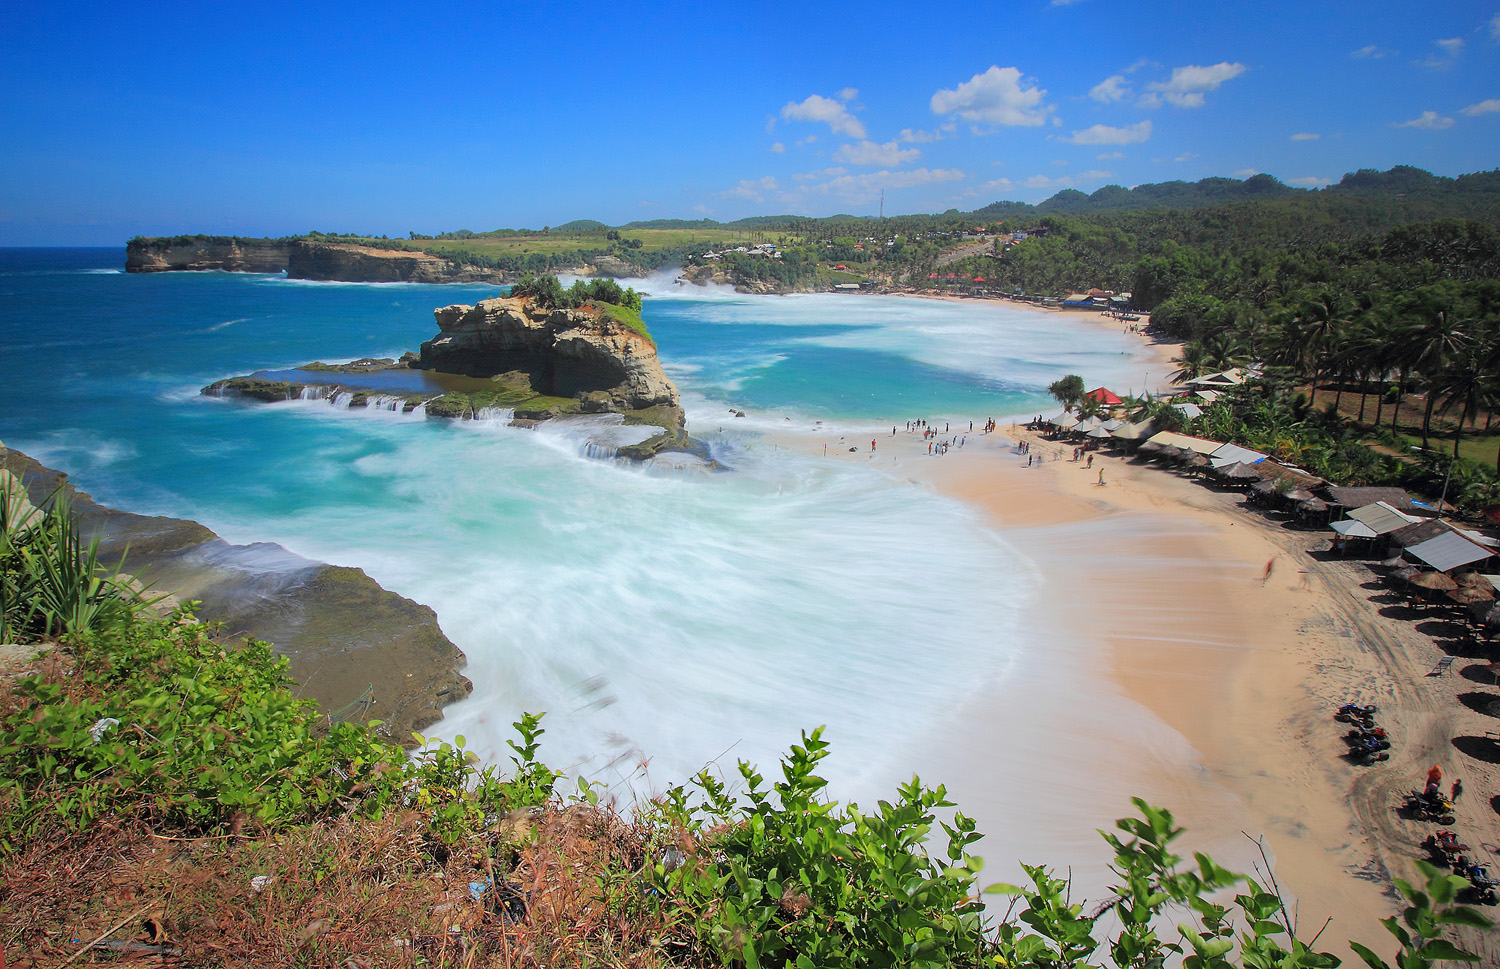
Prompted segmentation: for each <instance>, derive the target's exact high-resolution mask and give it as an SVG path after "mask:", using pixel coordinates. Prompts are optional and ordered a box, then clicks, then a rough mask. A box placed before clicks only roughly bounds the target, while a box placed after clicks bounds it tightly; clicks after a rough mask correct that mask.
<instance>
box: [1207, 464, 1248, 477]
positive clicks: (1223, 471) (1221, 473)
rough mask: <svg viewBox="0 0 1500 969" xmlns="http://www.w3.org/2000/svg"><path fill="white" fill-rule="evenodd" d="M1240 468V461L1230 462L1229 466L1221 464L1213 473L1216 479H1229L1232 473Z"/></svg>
mask: <svg viewBox="0 0 1500 969" xmlns="http://www.w3.org/2000/svg"><path fill="white" fill-rule="evenodd" d="M1238 467H1241V465H1240V463H1239V462H1238V461H1230V462H1229V463H1228V464H1221V465H1219V466H1218V467H1217V468H1214V469H1213V471H1212V472H1211V473H1212V474H1213V476H1214V477H1215V478H1227V477H1229V474H1230V472H1232V471H1233V470H1234V469H1235V468H1238Z"/></svg>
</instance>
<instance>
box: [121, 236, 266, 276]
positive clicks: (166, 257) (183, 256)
mask: <svg viewBox="0 0 1500 969" xmlns="http://www.w3.org/2000/svg"><path fill="white" fill-rule="evenodd" d="M290 252H291V243H290V242H287V241H284V240H280V239H237V238H225V237H220V236H178V237H175V238H170V239H131V240H130V242H128V243H127V244H126V245H125V271H126V272H131V273H161V272H192V271H198V272H203V271H208V270H220V271H222V272H232V273H279V272H285V271H286V269H287V264H288V260H289V258H290Z"/></svg>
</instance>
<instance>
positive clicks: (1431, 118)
mask: <svg viewBox="0 0 1500 969" xmlns="http://www.w3.org/2000/svg"><path fill="white" fill-rule="evenodd" d="M1393 127H1396V128H1420V129H1421V130H1423V131H1442V130H1443V129H1444V128H1451V127H1453V119H1452V118H1445V117H1443V116H1442V115H1440V114H1438V113H1437V112H1436V111H1423V112H1422V114H1421V116H1420V117H1416V118H1412V119H1411V120H1410V121H1397V122H1394V123H1393Z"/></svg>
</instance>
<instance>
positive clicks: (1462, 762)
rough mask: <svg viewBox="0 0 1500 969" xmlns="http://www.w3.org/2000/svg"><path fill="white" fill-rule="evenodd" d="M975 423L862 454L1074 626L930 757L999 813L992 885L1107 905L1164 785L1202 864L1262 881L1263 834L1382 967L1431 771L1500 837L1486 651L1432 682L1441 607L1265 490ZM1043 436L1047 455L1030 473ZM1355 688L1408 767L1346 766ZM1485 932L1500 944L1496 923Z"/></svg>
mask: <svg viewBox="0 0 1500 969" xmlns="http://www.w3.org/2000/svg"><path fill="white" fill-rule="evenodd" d="M1169 352H1170V350H1169V349H1166V348H1164V350H1163V354H1164V356H1165V355H1166V354H1167V353H1169ZM978 426H979V420H976V427H978ZM966 428H967V424H965V425H964V426H963V428H960V427H959V426H957V425H955V426H954V428H953V431H952V432H950V433H948V434H945V435H943V437H944V438H945V439H946V438H952V437H965V436H966V443H965V445H964V447H962V448H958V447H955V448H953V449H951V450H950V451H949V452H948V453H947V454H946V455H943V456H941V457H935V456H929V455H928V453H927V445H926V442H925V441H924V440H923V438H922V436H921V435H920V434H917V433H907V432H906V431H905V430H904V429H903V430H900V431H898V433H897V434H896V436H895V437H893V438H892V437H886V438H884V439H880V440H879V442H878V450H877V452H876V454H875V455H874V456H872V455H870V454H869V453H868V447H867V446H865V445H862V446H861V447H860V452H859V453H857V454H850V453H847V451H846V450H844V449H839V451H838V456H837V458H836V459H837V460H862V461H863V460H875V461H877V462H879V464H880V465H881V466H884V467H888V468H889V469H890V471H891V473H892V474H894V475H897V476H900V477H902V478H906V479H908V480H910V481H911V482H913V483H914V484H916V485H918V486H920V487H926V488H932V489H935V490H936V491H938V492H940V493H943V494H947V495H950V496H952V497H954V498H958V499H960V500H962V501H965V502H967V503H969V504H970V505H971V506H972V507H973V508H974V509H975V510H976V512H977V514H978V515H979V516H980V517H981V518H982V520H984V521H987V522H988V523H990V524H993V525H995V526H998V527H999V528H1000V529H1001V530H1002V531H1003V534H1004V536H1005V538H1006V540H1007V541H1009V542H1011V543H1012V544H1014V545H1015V546H1016V548H1017V549H1018V551H1020V552H1021V553H1022V554H1023V555H1024V556H1026V557H1027V558H1028V559H1029V560H1030V561H1031V562H1032V563H1034V564H1035V566H1036V568H1037V569H1038V571H1039V573H1040V577H1041V579H1042V582H1041V584H1040V588H1041V592H1040V593H1039V594H1038V595H1037V596H1036V597H1035V598H1034V599H1033V600H1032V601H1030V602H1028V603H1027V604H1026V605H1025V608H1026V609H1028V610H1030V611H1031V612H1033V613H1034V614H1035V615H1036V621H1037V622H1038V623H1039V624H1044V625H1046V626H1047V627H1049V628H1051V629H1061V630H1063V631H1064V633H1065V634H1064V636H1062V637H1060V639H1061V640H1062V641H1061V642H1059V643H1058V644H1057V645H1056V646H1055V647H1054V646H1050V645H1049V648H1048V650H1047V655H1045V656H1030V657H1027V658H1026V659H1025V660H1024V661H1023V663H1022V664H1021V665H1020V667H1019V668H1016V669H1012V670H1010V671H1009V672H1008V673H1007V674H1006V676H1005V678H1004V681H1003V682H997V683H995V684H986V685H983V686H981V687H980V689H979V690H978V692H977V695H976V697H975V698H974V699H972V700H970V701H968V702H967V703H966V704H964V705H962V706H961V707H959V708H956V709H955V710H954V714H953V717H952V719H951V721H950V723H949V724H948V725H947V726H946V727H945V728H944V729H943V730H940V731H937V732H935V733H934V734H933V735H932V736H929V737H924V738H919V739H917V740H915V741H914V742H913V744H912V749H911V751H910V752H909V756H910V758H911V761H912V762H913V763H915V764H919V765H921V773H922V776H923V779H924V780H928V781H929V782H934V783H936V782H943V783H945V784H946V785H947V787H948V790H949V792H950V795H951V796H952V798H953V800H955V801H956V802H957V803H958V805H959V807H960V809H962V810H964V811H965V813H968V814H970V815H971V816H974V817H975V818H976V819H977V820H978V821H979V827H980V830H981V831H984V832H985V833H986V839H985V841H984V842H983V843H982V845H981V854H982V855H984V856H985V857H987V858H988V859H990V864H989V865H988V866H987V868H986V874H985V877H986V878H988V879H990V880H1007V881H1010V880H1015V879H1018V878H1019V877H1020V876H1021V872H1020V871H1019V868H1017V867H1015V866H1014V865H1013V863H1012V861H1011V859H1019V860H1020V861H1026V862H1028V863H1033V864H1035V863H1043V862H1045V863H1047V864H1049V865H1054V866H1056V867H1057V868H1058V869H1059V870H1064V869H1065V868H1071V870H1072V873H1073V875H1074V876H1075V879H1076V882H1077V884H1078V885H1079V886H1080V891H1081V892H1082V893H1083V894H1085V895H1088V896H1090V897H1094V898H1097V897H1099V896H1100V895H1102V891H1101V889H1102V887H1103V886H1104V885H1105V884H1107V883H1108V872H1107V869H1106V866H1107V862H1108V858H1107V849H1106V847H1105V846H1104V844H1103V843H1102V841H1100V840H1099V839H1098V836H1097V834H1095V829H1096V828H1109V827H1111V826H1112V821H1113V819H1114V818H1116V817H1120V816H1123V815H1126V814H1130V813H1133V809H1132V807H1131V805H1130V803H1129V798H1130V797H1131V796H1132V795H1136V796H1141V797H1144V798H1146V799H1147V800H1148V801H1151V802H1153V803H1156V804H1159V805H1163V806H1166V807H1168V808H1170V809H1171V810H1172V811H1173V812H1174V814H1175V815H1176V817H1177V819H1178V821H1179V823H1180V824H1182V825H1183V826H1185V827H1186V828H1187V829H1188V835H1187V836H1186V837H1185V838H1184V841H1183V846H1184V848H1185V849H1187V850H1185V851H1184V852H1183V853H1184V854H1189V853H1190V852H1191V851H1194V850H1206V851H1208V852H1209V853H1211V854H1212V855H1213V856H1214V857H1215V858H1216V859H1217V860H1219V861H1220V862H1221V863H1224V864H1228V865H1229V866H1230V867H1232V868H1235V869H1237V870H1241V871H1246V872H1252V871H1253V870H1255V869H1257V868H1260V869H1263V867H1264V866H1263V864H1262V862H1261V854H1260V851H1261V847H1260V845H1259V844H1257V841H1256V840H1252V839H1262V841H1261V844H1263V846H1264V848H1265V851H1266V855H1267V857H1268V858H1269V859H1271V860H1272V861H1273V863H1274V869H1273V870H1274V873H1275V878H1276V881H1277V884H1278V885H1279V886H1280V888H1281V890H1282V891H1283V892H1284V893H1285V894H1286V895H1287V896H1288V897H1290V898H1292V899H1295V900H1296V909H1295V914H1296V916H1297V918H1298V928H1299V934H1300V935H1301V936H1302V937H1303V938H1310V937H1311V936H1313V935H1314V934H1316V933H1318V932H1319V931H1320V930H1323V929H1324V924H1325V922H1329V920H1331V922H1329V924H1328V925H1327V928H1326V930H1323V935H1322V937H1321V938H1320V939H1319V947H1320V948H1325V949H1327V950H1329V951H1332V952H1334V953H1335V954H1338V955H1340V956H1341V957H1344V958H1345V959H1346V960H1347V959H1349V958H1355V959H1356V961H1358V960H1357V958H1356V957H1353V955H1352V953H1351V952H1350V951H1349V950H1348V948H1347V944H1346V943H1347V940H1349V939H1351V938H1352V939H1355V940H1358V941H1364V942H1366V943H1367V944H1369V943H1370V942H1372V941H1373V942H1375V943H1376V944H1378V945H1380V946H1382V947H1383V946H1384V939H1385V938H1386V934H1385V930H1384V928H1383V927H1382V926H1380V925H1379V924H1378V920H1379V919H1381V918H1384V917H1387V916H1389V915H1391V914H1394V913H1395V912H1397V911H1398V906H1397V903H1396V901H1395V898H1394V895H1393V889H1392V888H1391V887H1390V878H1391V877H1408V878H1409V877H1414V876H1415V874H1416V873H1415V870H1414V869H1413V868H1412V865H1411V860H1412V859H1415V858H1418V857H1423V855H1424V853H1423V852H1422V851H1421V849H1420V848H1419V847H1418V844H1419V842H1420V840H1421V839H1422V838H1423V837H1425V836H1426V835H1427V834H1428V833H1430V831H1431V830H1433V829H1434V827H1435V826H1433V825H1422V824H1419V823H1417V822H1415V821H1405V820H1402V819H1401V818H1399V817H1398V816H1397V815H1396V813H1395V810H1394V809H1395V807H1396V805H1397V804H1398V803H1399V802H1400V798H1401V795H1402V794H1403V793H1404V792H1405V791H1406V790H1409V789H1411V788H1413V787H1415V786H1417V785H1418V783H1419V781H1420V780H1421V777H1422V776H1423V775H1424V774H1425V772H1426V768H1427V766H1428V765H1429V764H1431V763H1437V764H1440V765H1442V766H1443V768H1444V772H1445V776H1446V777H1448V778H1451V777H1455V776H1456V777H1462V778H1463V779H1464V782H1465V786H1466V787H1467V788H1468V789H1469V791H1470V792H1471V793H1470V794H1469V795H1468V796H1467V798H1466V799H1464V800H1462V801H1461V802H1460V804H1459V812H1458V813H1459V821H1458V825H1457V827H1458V829H1459V830H1460V832H1461V834H1463V835H1464V837H1465V839H1466V840H1467V841H1468V842H1469V843H1470V844H1475V845H1476V846H1477V844H1478V843H1483V844H1484V845H1487V846H1490V847H1491V848H1492V847H1493V846H1494V845H1495V844H1496V843H1497V842H1500V830H1497V828H1500V826H1497V825H1496V823H1495V817H1496V815H1495V812H1494V811H1493V810H1492V809H1491V806H1490V803H1489V801H1488V800H1487V799H1488V797H1489V795H1490V792H1491V791H1492V790H1493V788H1494V780H1495V777H1494V774H1495V773H1496V771H1495V764H1494V761H1495V760H1500V757H1496V756H1490V757H1489V759H1488V760H1486V759H1485V758H1484V757H1483V756H1481V757H1477V758H1476V757H1474V756H1466V754H1465V750H1466V749H1475V747H1474V745H1475V744H1477V743H1478V741H1477V740H1475V741H1473V742H1471V743H1470V745H1469V747H1468V748H1466V747H1464V746H1462V744H1463V740H1462V739H1460V741H1453V740H1452V738H1454V737H1460V738H1463V737H1464V736H1471V737H1482V736H1483V734H1484V732H1485V731H1486V730H1487V729H1493V728H1494V726H1495V721H1494V720H1493V719H1492V718H1490V717H1488V716H1486V715H1485V714H1483V713H1482V712H1478V711H1477V710H1475V709H1471V708H1470V706H1466V705H1465V703H1464V702H1460V700H1459V699H1456V698H1455V696H1454V694H1456V693H1464V692H1465V691H1466V690H1472V689H1474V687H1475V684H1474V683H1472V682H1469V681H1468V680H1466V679H1464V678H1463V676H1464V675H1468V676H1469V677H1471V678H1472V677H1473V676H1474V674H1473V672H1472V670H1466V664H1467V663H1468V661H1460V662H1458V663H1457V665H1456V667H1455V672H1456V673H1458V675H1450V676H1449V677H1446V678H1431V677H1427V676H1425V674H1426V673H1427V671H1428V670H1429V669H1430V668H1431V667H1432V665H1433V663H1434V662H1436V660H1437V658H1438V657H1440V656H1441V655H1443V653H1442V652H1441V651H1440V650H1439V649H1438V648H1437V646H1435V645H1434V643H1433V640H1432V638H1431V636H1430V635H1429V633H1430V632H1431V629H1430V628H1429V623H1420V624H1419V623H1416V622H1413V621H1412V618H1413V616H1412V614H1410V613H1411V610H1409V609H1408V608H1407V607H1406V606H1404V605H1401V604H1393V603H1392V602H1390V601H1389V600H1390V599H1391V598H1392V597H1391V595H1390V594H1389V593H1388V592H1386V591H1385V590H1384V589H1383V587H1382V586H1381V584H1380V583H1379V581H1378V578H1377V576H1376V574H1375V573H1374V572H1373V571H1372V570H1371V569H1370V568H1369V567H1368V566H1367V565H1366V564H1365V563H1361V562H1356V561H1352V560H1343V559H1337V558H1333V559H1329V558H1328V557H1327V555H1326V554H1325V553H1324V552H1323V550H1326V549H1327V547H1328V541H1327V538H1326V534H1325V533H1322V532H1307V531H1300V530H1296V529H1291V528H1288V527H1286V526H1285V525H1284V524H1283V522H1282V521H1281V520H1280V519H1279V517H1278V516H1266V515H1263V514H1261V513H1259V512H1254V511H1250V510H1247V509H1245V508H1243V507H1241V506H1242V503H1243V494H1242V493H1238V492H1225V491H1218V490H1214V489H1212V488H1209V487H1205V486H1204V485H1203V484H1201V483H1199V482H1198V481H1197V480H1194V479H1189V478H1186V477H1184V476H1181V475H1179V474H1177V473H1175V472H1172V471H1167V470H1163V469H1160V468H1157V467H1155V466H1152V465H1148V464H1144V463H1141V462H1138V461H1135V460H1132V459H1127V458H1124V457H1121V456H1113V455H1110V454H1108V453H1107V452H1104V453H1096V456H1095V458H1094V462H1093V467H1092V468H1087V467H1086V464H1085V462H1083V461H1080V462H1078V463H1074V462H1073V461H1072V460H1071V457H1072V446H1071V445H1070V444H1068V443H1065V442H1062V443H1060V442H1055V441H1047V440H1045V439H1043V438H1042V437H1041V436H1040V435H1038V434H1035V433H1032V432H1028V431H1026V430H1025V429H1024V428H1019V427H1016V428H1013V427H1012V426H1010V425H1002V426H1000V428H999V429H998V431H997V433H995V434H992V435H984V434H982V433H980V432H979V431H977V430H976V431H975V432H968V431H967V430H966ZM1018 440H1027V441H1030V442H1031V445H1032V450H1031V452H1030V453H1031V454H1032V455H1033V456H1045V457H1046V459H1047V460H1045V461H1044V462H1041V463H1039V464H1035V465H1034V466H1031V467H1028V466H1027V465H1028V462H1027V459H1026V457H1025V456H1022V455H1020V454H1019V453H1017V451H1016V450H1015V446H1014V445H1015V442H1016V441H1018ZM1101 473H1102V476H1103V481H1104V484H1103V485H1101V484H1100V483H1099V482H1100V480H1101V479H1100V476H1101ZM1268 562H1271V563H1273V570H1272V574H1271V576H1270V578H1269V580H1268V581H1265V582H1262V576H1263V574H1264V571H1265V568H1266V564H1267V563H1268ZM970 591H971V592H972V594H981V595H992V596H993V597H994V599H995V602H996V608H997V609H1004V608H1007V606H1008V605H1010V604H1011V603H1012V601H1013V599H1014V597H1013V596H1010V595H1008V593H1007V590H1004V589H998V590H991V589H986V588H985V587H984V585H983V579H982V577H976V588H975V589H974V590H970ZM1372 600H1373V601H1372ZM1476 668H1478V667H1476ZM1459 671H1466V672H1459ZM1486 682H1487V681H1486ZM1497 699H1500V698H1497ZM1350 701H1358V702H1360V703H1376V704H1378V705H1379V706H1380V710H1381V723H1382V725H1384V726H1386V727H1387V729H1389V730H1391V732H1392V734H1393V735H1394V736H1395V737H1396V738H1397V742H1396V748H1395V750H1394V751H1393V752H1392V757H1391V759H1390V761H1389V762H1387V763H1384V764H1379V765H1375V766H1358V765H1354V764H1351V763H1349V762H1348V761H1347V760H1346V759H1345V758H1344V757H1342V756H1341V754H1342V753H1343V751H1344V749H1345V748H1344V744H1343V743H1342V741H1341V736H1342V733H1343V731H1344V729H1345V727H1344V725H1342V724H1338V723H1335V722H1334V721H1333V719H1332V713H1333V711H1334V709H1335V708H1336V707H1337V706H1338V705H1339V704H1340V703H1343V702H1350ZM1473 706H1479V704H1473ZM1041 846H1045V851H1044V853H1043V851H1042V849H1041ZM1258 877H1259V876H1258ZM1261 880H1262V881H1264V879H1263V878H1262V879H1261ZM1465 942H1466V943H1467V945H1468V947H1469V948H1470V949H1471V951H1476V952H1482V953H1485V955H1486V957H1487V959H1490V960H1494V959H1496V958H1500V947H1497V946H1496V944H1495V941H1494V940H1493V939H1492V938H1489V937H1488V936H1487V935H1486V934H1482V933H1477V932H1469V933H1466V938H1465ZM1377 951H1379V950H1377Z"/></svg>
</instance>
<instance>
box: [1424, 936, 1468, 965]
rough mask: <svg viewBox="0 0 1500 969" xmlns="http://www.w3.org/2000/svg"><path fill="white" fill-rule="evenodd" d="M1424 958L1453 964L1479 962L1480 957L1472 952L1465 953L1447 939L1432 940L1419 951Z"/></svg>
mask: <svg viewBox="0 0 1500 969" xmlns="http://www.w3.org/2000/svg"><path fill="white" fill-rule="evenodd" d="M1417 951H1418V952H1419V953H1421V955H1422V958H1424V959H1431V960H1433V961H1438V960H1449V961H1452V962H1478V961H1479V957H1478V956H1476V955H1474V953H1472V952H1465V951H1464V950H1463V949H1460V948H1459V947H1458V946H1456V945H1454V944H1453V943H1452V942H1449V941H1448V940H1447V939H1430V940H1428V942H1427V944H1426V945H1424V946H1422V948H1420V949H1418V950H1417Z"/></svg>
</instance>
